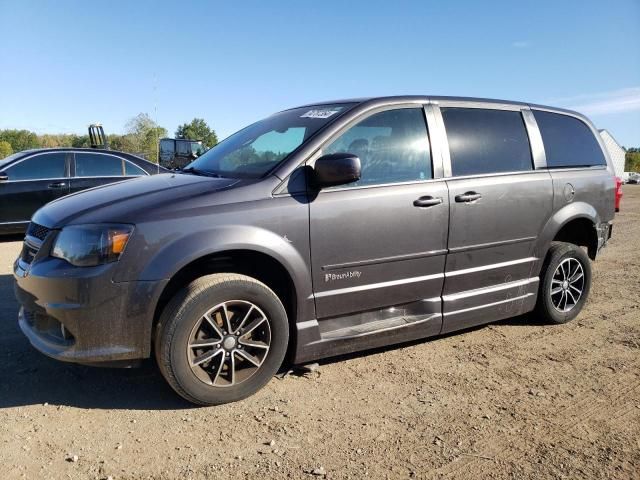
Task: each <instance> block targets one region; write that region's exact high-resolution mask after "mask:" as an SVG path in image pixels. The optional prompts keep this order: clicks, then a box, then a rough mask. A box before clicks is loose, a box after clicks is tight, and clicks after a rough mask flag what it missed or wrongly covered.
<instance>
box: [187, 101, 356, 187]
mask: <svg viewBox="0 0 640 480" xmlns="http://www.w3.org/2000/svg"><path fill="white" fill-rule="evenodd" d="M352 105H354V104H347V103H341V104H333V105H314V106H311V107H301V108H294V109H291V110H285V111H284V112H280V113H276V114H275V115H272V116H270V117H268V118H265V119H264V120H260V121H259V122H256V123H254V124H252V125H249V126H248V127H246V128H244V129H242V130H240V131H239V132H237V133H235V134H233V135H231V136H230V137H228V138H227V139H225V140H223V141H222V142H220V143H219V144H218V145H216V146H215V147H213V148H212V149H210V150H208V151H207V152H205V153H204V154H203V155H202V156H200V157H199V158H198V159H196V160H194V161H193V162H191V163H190V164H189V165H187V166H186V167H185V169H184V170H185V171H190V172H203V173H204V174H209V175H214V176H221V177H231V178H259V177H262V176H263V175H265V174H266V173H267V172H269V171H270V170H271V169H273V168H274V167H275V166H276V165H278V164H279V163H280V162H282V161H283V160H284V159H285V158H287V156H289V154H291V152H293V151H294V150H295V149H296V148H298V147H299V146H300V145H302V144H303V143H304V142H305V141H306V140H308V139H309V138H310V137H311V136H312V135H313V134H315V133H316V132H317V131H318V130H320V129H321V128H322V127H324V126H325V125H327V124H329V123H330V122H332V121H333V120H335V119H336V118H338V117H339V116H340V115H342V114H343V113H344V112H346V111H347V110H348V109H349V108H350V107H351V106H352Z"/></svg>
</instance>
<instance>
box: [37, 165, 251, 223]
mask: <svg viewBox="0 0 640 480" xmlns="http://www.w3.org/2000/svg"><path fill="white" fill-rule="evenodd" d="M237 183H239V180H237V179H233V178H211V177H202V176H196V175H188V174H175V173H166V174H161V175H153V176H149V177H140V178H137V179H134V180H125V181H123V182H118V183H111V184H108V185H104V186H101V187H96V188H91V189H89V190H84V191H82V192H78V193H74V194H71V195H67V196H65V197H62V198H60V199H58V200H55V201H53V202H51V203H48V204H47V205H45V206H44V207H42V208H41V209H40V210H38V211H37V212H36V213H35V214H34V216H33V221H34V222H36V223H39V224H40V225H44V226H47V227H49V228H59V227H62V226H64V225H68V224H74V223H103V222H120V223H135V222H136V221H137V220H138V219H140V218H141V217H145V216H148V215H150V214H152V213H153V212H154V211H157V210H159V209H163V208H167V207H169V206H175V205H176V204H177V203H180V202H181V201H185V200H187V199H193V198H194V197H202V196H205V195H209V194H211V193H213V192H216V191H220V190H223V189H227V188H229V187H231V186H233V185H235V184H237Z"/></svg>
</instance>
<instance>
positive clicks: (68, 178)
mask: <svg viewBox="0 0 640 480" xmlns="http://www.w3.org/2000/svg"><path fill="white" fill-rule="evenodd" d="M71 178H73V177H56V178H30V179H29V180H5V181H3V182H0V185H5V184H7V183H22V182H46V181H49V182H55V181H56V180H70V179H71Z"/></svg>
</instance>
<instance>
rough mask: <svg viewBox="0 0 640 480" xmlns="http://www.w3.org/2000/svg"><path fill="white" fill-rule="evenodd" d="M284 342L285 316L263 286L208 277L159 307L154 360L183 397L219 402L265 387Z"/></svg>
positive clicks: (252, 281) (248, 280) (198, 401)
mask: <svg viewBox="0 0 640 480" xmlns="http://www.w3.org/2000/svg"><path fill="white" fill-rule="evenodd" d="M288 340H289V325H288V321H287V314H286V312H285V309H284V307H283V306H282V303H281V302H280V299H279V298H278V297H277V296H276V294H275V293H273V291H272V290H271V289H269V287H267V286H266V285H264V284H263V283H261V282H259V281H257V280H255V279H254V278H251V277H247V276H245V275H238V274H229V273H225V274H213V275H207V276H205V277H201V278H199V279H197V280H195V281H193V282H192V283H191V284H189V285H188V286H187V287H185V288H184V289H183V290H181V291H179V292H178V293H177V294H176V295H175V297H174V298H173V299H172V300H171V301H170V302H169V304H168V305H167V306H166V308H165V309H164V311H163V313H162V316H161V318H160V323H159V325H158V328H157V333H156V340H155V347H156V348H155V349H156V360H157V362H158V365H159V367H160V371H161V372H162V374H163V376H164V377H165V379H166V380H167V382H168V383H169V384H170V385H171V387H172V388H173V389H174V390H175V391H176V392H177V393H179V394H180V395H181V396H183V397H184V398H185V399H187V400H189V401H190V402H192V403H196V404H200V405H218V404H222V403H228V402H234V401H237V400H241V399H243V398H246V397H248V396H249V395H252V394H253V393H255V392H256V391H258V390H259V389H260V388H262V387H263V386H264V385H265V384H266V383H267V382H269V380H270V379H271V378H272V377H273V375H274V374H275V373H276V372H277V370H278V368H279V367H280V364H281V363H282V361H283V359H284V356H285V353H286V350H287V344H288Z"/></svg>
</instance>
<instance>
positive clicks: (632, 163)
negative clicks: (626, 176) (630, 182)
mask: <svg viewBox="0 0 640 480" xmlns="http://www.w3.org/2000/svg"><path fill="white" fill-rule="evenodd" d="M624 171H625V172H640V148H628V149H627V153H625V156H624Z"/></svg>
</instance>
